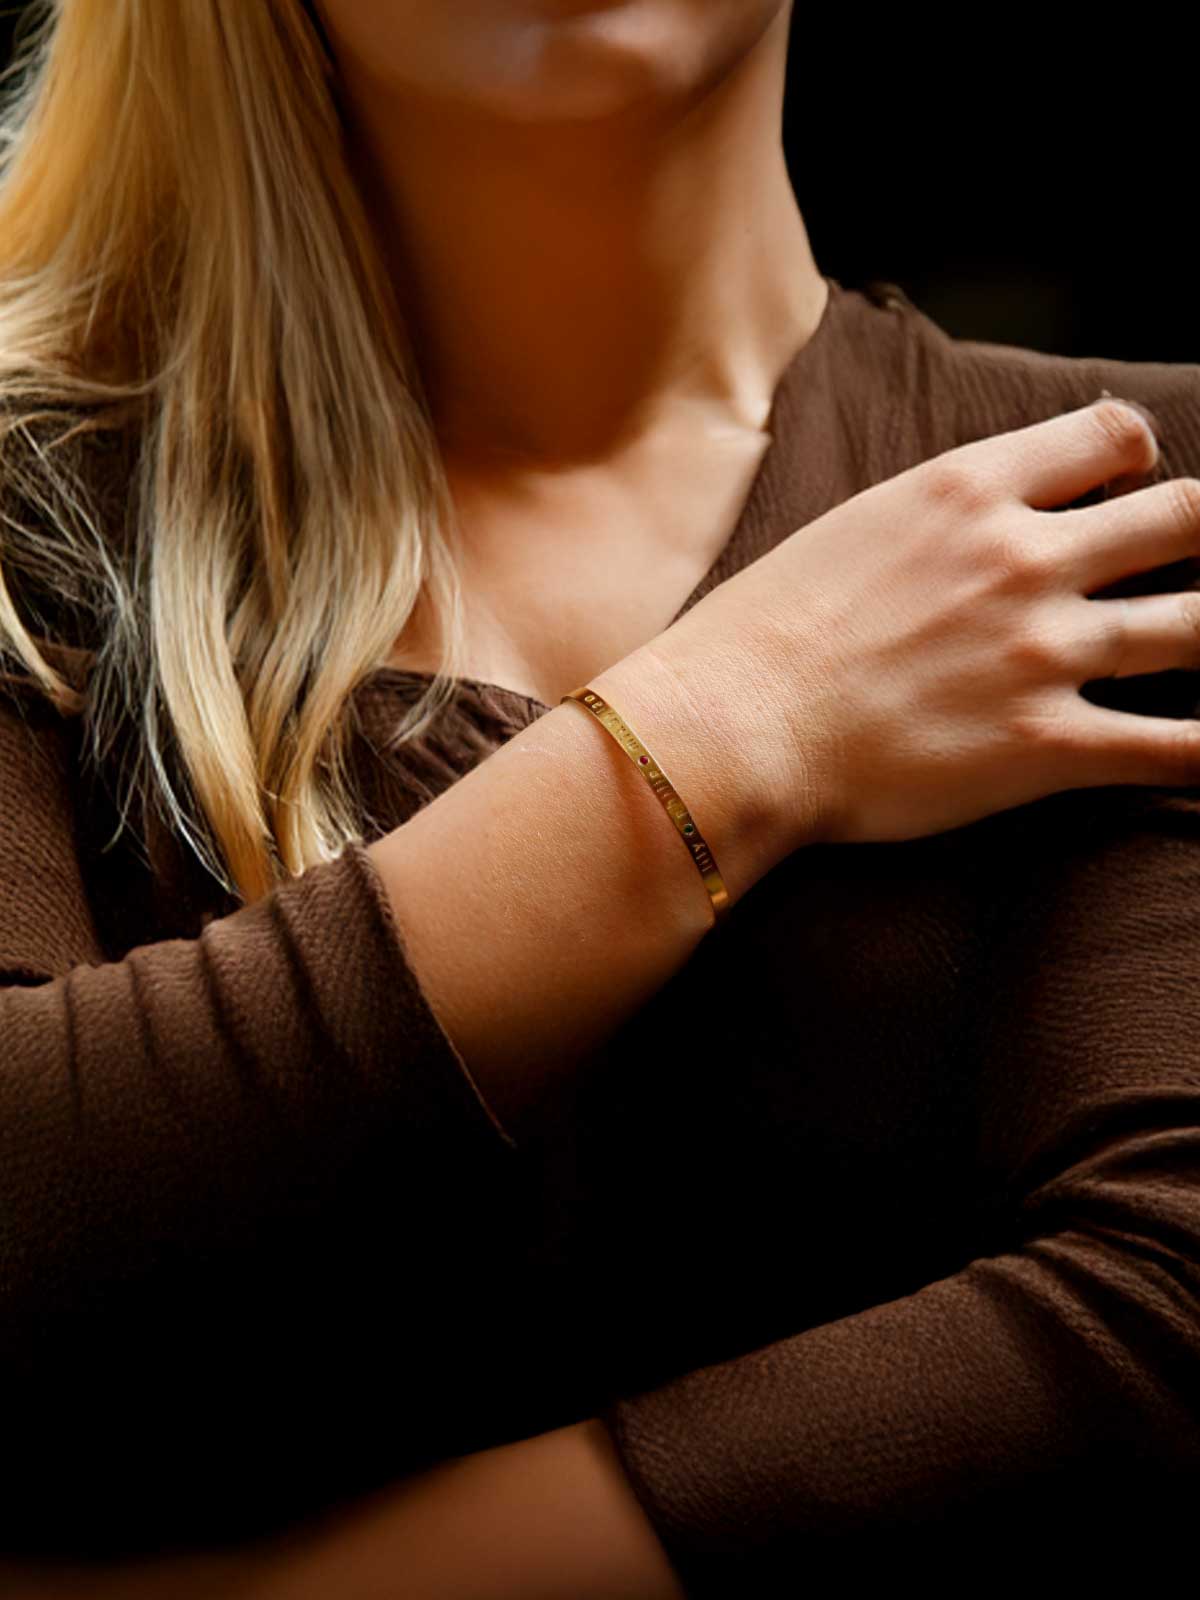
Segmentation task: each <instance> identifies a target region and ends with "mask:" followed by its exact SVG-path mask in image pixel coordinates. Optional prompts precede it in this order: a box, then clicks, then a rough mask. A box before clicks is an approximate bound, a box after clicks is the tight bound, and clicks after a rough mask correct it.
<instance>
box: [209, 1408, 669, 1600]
mask: <svg viewBox="0 0 1200 1600" xmlns="http://www.w3.org/2000/svg"><path fill="white" fill-rule="evenodd" d="M237 1595H238V1600H329V1597H330V1596H331V1595H336V1596H337V1597H338V1600H399V1597H400V1596H404V1600H683V1596H684V1590H683V1588H682V1586H681V1584H680V1581H679V1578H678V1576H677V1575H676V1573H675V1570H674V1568H673V1567H672V1566H671V1564H670V1562H669V1560H668V1559H667V1555H666V1552H665V1551H664V1549H663V1547H662V1544H661V1543H660V1541H659V1538H658V1536H657V1534H656V1533H655V1532H654V1529H653V1527H652V1526H651V1524H650V1522H649V1520H648V1518H647V1517H646V1514H645V1512H644V1511H643V1510H642V1509H641V1506H640V1505H639V1504H638V1501H637V1499H636V1497H635V1496H634V1493H633V1489H632V1488H631V1486H630V1484H629V1480H628V1478H627V1477H626V1475H625V1472H624V1469H623V1468H622V1466H621V1464H620V1460H619V1458H618V1456H617V1453H616V1449H615V1447H614V1446H613V1443H612V1440H611V1437H610V1435H609V1433H608V1430H607V1429H606V1428H605V1426H604V1424H603V1423H601V1422H599V1421H594V1420H592V1421H587V1422H581V1423H577V1424H574V1425H573V1426H571V1427H566V1428H559V1429H556V1430H555V1431H554V1432H552V1433H545V1434H539V1435H537V1436H535V1437H534V1438H531V1439H523V1440H520V1441H519V1442H517V1443H515V1444H507V1445H501V1446H498V1447H496V1448H494V1449H490V1450H483V1451H480V1452H479V1453H477V1454H475V1455H469V1456H461V1457H457V1458H455V1459H454V1460H451V1461H445V1462H441V1463H440V1464H439V1465H438V1466H436V1467H433V1468H431V1469H430V1470H428V1471H426V1472H423V1473H420V1474H418V1475H417V1476H415V1477H413V1478H410V1479H406V1480H405V1481H404V1482H403V1483H400V1484H398V1485H396V1486H395V1487H393V1488H390V1489H387V1490H385V1491H383V1492H382V1493H381V1494H378V1495H376V1496H374V1497H373V1498H372V1499H371V1500H370V1501H368V1502H365V1503H364V1504H363V1505H361V1506H359V1507H357V1508H356V1509H355V1510H354V1511H353V1512H352V1513H350V1514H348V1515H346V1516H344V1517H343V1518H341V1519H339V1520H338V1521H337V1522H336V1523H333V1524H329V1525H326V1526H325V1527H322V1528H320V1529H318V1530H316V1531H315V1532H314V1533H310V1534H305V1535H302V1536H300V1537H298V1538H297V1539H296V1540H295V1541H294V1542H293V1543H292V1544H291V1545H290V1546H280V1547H279V1548H278V1549H277V1550H275V1551H273V1552H271V1553H270V1555H269V1556H268V1558H267V1559H266V1560H265V1561H263V1562H262V1563H261V1564H260V1565H259V1566H258V1567H257V1569H254V1570H253V1571H250V1570H249V1569H248V1582H247V1585H246V1587H245V1589H244V1591H242V1590H239V1591H237Z"/></svg>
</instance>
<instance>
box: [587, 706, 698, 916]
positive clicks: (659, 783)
mask: <svg viewBox="0 0 1200 1600" xmlns="http://www.w3.org/2000/svg"><path fill="white" fill-rule="evenodd" d="M568 700H577V701H578V702H579V704H580V705H581V706H586V707H587V709H588V710H589V711H590V712H591V713H592V715H593V716H594V717H595V718H596V719H597V721H599V722H600V723H602V724H603V726H604V727H605V728H607V729H608V731H609V733H611V734H612V736H613V738H614V739H615V740H616V741H617V743H618V744H619V745H620V746H621V749H622V750H624V752H625V754H626V755H627V756H628V757H629V759H630V760H631V761H632V762H633V764H634V766H635V767H636V768H637V770H638V771H639V772H640V773H641V775H642V777H643V778H645V780H646V782H647V783H648V784H649V785H650V787H651V789H653V791H654V793H655V794H656V795H657V797H658V799H659V800H660V801H661V802H662V806H663V809H664V810H665V811H666V813H667V815H668V816H669V817H670V819H671V821H672V822H673V823H674V824H675V826H676V828H677V829H678V830H679V834H680V837H681V838H682V840H683V842H684V844H685V845H687V847H688V850H689V852H690V854H691V857H692V860H693V861H694V862H695V863H696V866H697V869H698V870H699V873H700V876H701V878H702V879H703V880H704V887H705V888H706V889H707V890H708V897H709V901H710V903H711V905H712V913H713V924H714V925H715V924H716V923H717V921H718V920H719V918H720V917H721V915H722V914H723V913H724V912H726V911H728V910H729V893H728V890H727V889H726V888H725V884H724V882H723V880H722V878H721V874H720V873H719V872H718V871H717V863H716V861H715V860H714V858H713V853H712V851H711V850H710V849H709V847H708V845H707V844H706V843H705V840H704V836H703V834H702V833H701V832H700V829H699V828H698V827H697V826H696V824H695V822H694V821H693V820H692V814H691V812H690V811H689V810H688V808H687V807H686V806H685V805H684V803H683V801H682V800H681V799H680V798H679V795H678V794H677V793H676V791H675V788H674V787H673V785H672V783H671V780H670V779H669V778H668V777H667V775H666V773H665V772H664V771H663V769H662V767H661V766H660V765H659V764H658V762H657V761H656V760H655V759H654V757H653V756H652V755H651V754H650V752H649V750H647V749H646V746H645V745H644V744H643V743H642V741H641V740H640V739H639V738H638V736H637V734H636V733H634V731H633V729H632V728H631V727H630V726H629V724H628V723H627V722H626V721H625V718H624V717H623V716H622V715H621V713H620V712H619V711H616V710H614V708H613V707H612V706H611V705H609V703H608V701H607V700H606V699H605V698H604V696H603V695H599V694H597V693H596V691H595V690H594V689H590V688H588V687H587V685H586V684H585V685H584V686H583V687H582V688H580V689H572V690H571V692H570V693H569V694H564V695H563V697H562V699H561V700H560V701H559V705H564V704H565V703H566V702H567V701H568Z"/></svg>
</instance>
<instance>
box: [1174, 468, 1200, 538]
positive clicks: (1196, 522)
mask: <svg viewBox="0 0 1200 1600" xmlns="http://www.w3.org/2000/svg"><path fill="white" fill-rule="evenodd" d="M1166 488H1167V492H1168V494H1169V495H1170V501H1171V511H1172V514H1173V515H1174V517H1175V518H1176V520H1177V522H1178V523H1179V526H1180V527H1181V528H1182V529H1183V530H1184V532H1185V533H1191V532H1194V531H1195V530H1197V529H1200V478H1172V479H1171V481H1170V483H1169V484H1168V485H1166Z"/></svg>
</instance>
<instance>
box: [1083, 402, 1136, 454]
mask: <svg viewBox="0 0 1200 1600" xmlns="http://www.w3.org/2000/svg"><path fill="white" fill-rule="evenodd" d="M1089 409H1090V411H1091V415H1092V418H1093V420H1094V421H1095V424H1096V426H1097V427H1098V428H1099V429H1100V431H1101V433H1102V434H1103V435H1104V438H1105V440H1106V441H1107V442H1109V443H1111V444H1114V445H1115V446H1116V447H1117V449H1118V450H1119V451H1120V452H1121V454H1122V456H1137V455H1139V454H1140V455H1145V453H1146V436H1147V434H1148V432H1149V428H1148V426H1147V424H1146V423H1144V422H1143V421H1142V420H1141V418H1140V417H1139V416H1138V414H1137V412H1136V411H1134V410H1133V408H1132V407H1131V406H1126V405H1122V404H1121V402H1120V401H1119V400H1101V401H1098V402H1097V403H1096V404H1095V405H1094V406H1091V407H1090V408H1089Z"/></svg>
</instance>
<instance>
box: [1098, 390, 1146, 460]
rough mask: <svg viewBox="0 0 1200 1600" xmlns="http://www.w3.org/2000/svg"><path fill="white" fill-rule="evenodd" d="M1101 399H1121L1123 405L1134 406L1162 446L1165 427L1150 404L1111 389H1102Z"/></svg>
mask: <svg viewBox="0 0 1200 1600" xmlns="http://www.w3.org/2000/svg"><path fill="white" fill-rule="evenodd" d="M1100 399H1101V400H1119V401H1120V403H1121V404H1122V405H1123V406H1132V407H1133V409H1134V410H1135V411H1137V412H1140V413H1141V415H1142V416H1143V417H1145V419H1146V421H1147V422H1148V423H1149V424H1150V428H1151V431H1152V432H1153V434H1154V437H1155V439H1156V440H1157V441H1158V444H1159V446H1160V447H1161V445H1162V442H1163V427H1162V423H1161V422H1160V421H1159V420H1158V418H1157V417H1156V416H1155V415H1154V413H1153V411H1151V409H1150V407H1149V406H1147V405H1143V404H1142V402H1141V401H1140V400H1129V399H1127V398H1126V396H1125V395H1123V394H1111V393H1110V392H1109V390H1107V389H1101V391H1100ZM1092 404H1093V405H1098V404H1099V401H1097V400H1093V401H1092Z"/></svg>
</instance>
